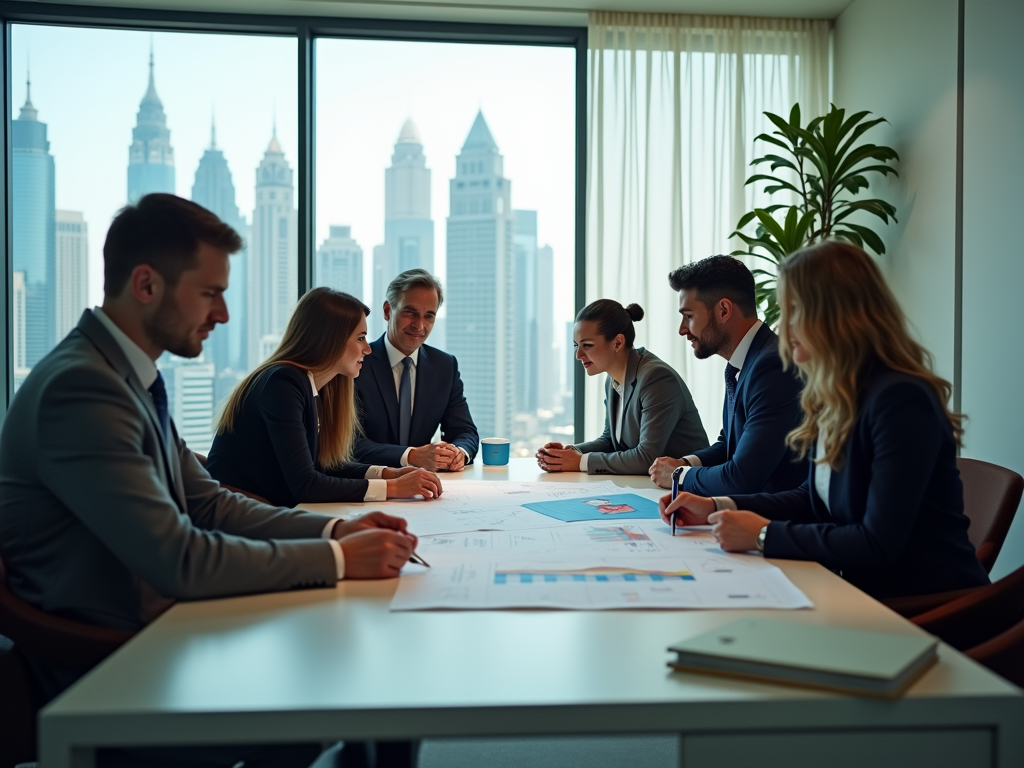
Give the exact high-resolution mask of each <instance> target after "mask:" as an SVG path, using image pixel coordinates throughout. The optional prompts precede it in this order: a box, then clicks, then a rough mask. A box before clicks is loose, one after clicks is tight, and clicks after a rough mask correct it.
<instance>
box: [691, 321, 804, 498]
mask: <svg viewBox="0 0 1024 768" xmlns="http://www.w3.org/2000/svg"><path fill="white" fill-rule="evenodd" d="M802 389H803V384H802V383H801V382H800V379H799V377H798V376H797V375H796V371H793V370H791V371H784V370H782V360H781V359H780V358H779V337H778V336H776V335H775V333H774V332H773V331H772V329H771V328H769V327H768V325H767V324H764V325H762V326H761V327H760V328H758V330H757V333H755V334H754V339H753V341H752V342H751V344H750V349H749V350H748V351H747V357H746V359H745V360H744V361H743V369H742V371H741V373H740V375H739V380H738V382H737V384H736V406H735V408H734V409H733V416H732V420H731V421H730V419H729V406H728V403H725V404H723V406H722V424H723V427H722V431H721V433H720V434H719V436H718V440H717V441H715V443H714V444H713V445H711V446H709V447H707V448H703V449H701V450H699V451H695V452H694V454H693V455H694V456H696V457H697V458H698V459H700V463H701V466H700V467H697V468H695V469H691V470H689V471H688V472H686V475H685V476H684V477H683V481H682V490H684V491H689V492H690V493H695V494H697V495H698V496H731V495H733V494H736V493H762V492H764V493H776V492H778V491H788V490H790V489H792V488H796V487H797V486H799V485H800V483H801V482H803V480H804V478H805V477H806V475H807V462H806V461H804V460H801V459H798V458H797V457H796V455H795V454H794V453H793V452H792V451H790V450H789V449H788V448H786V435H788V434H789V433H790V432H791V431H792V430H793V429H795V428H796V426H797V425H798V424H799V423H800V420H801V418H802V417H803V412H802V410H801V408H800V392H801V390H802Z"/></svg>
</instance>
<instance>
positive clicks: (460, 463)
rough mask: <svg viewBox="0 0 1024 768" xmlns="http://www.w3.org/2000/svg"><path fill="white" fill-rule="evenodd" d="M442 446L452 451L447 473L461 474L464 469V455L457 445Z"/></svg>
mask: <svg viewBox="0 0 1024 768" xmlns="http://www.w3.org/2000/svg"><path fill="white" fill-rule="evenodd" d="M442 445H447V446H449V447H450V448H451V449H452V460H451V463H450V464H449V465H448V471H449V472H461V471H462V470H463V469H465V468H466V454H465V453H463V451H462V449H461V448H459V446H457V445H452V444H451V443H442Z"/></svg>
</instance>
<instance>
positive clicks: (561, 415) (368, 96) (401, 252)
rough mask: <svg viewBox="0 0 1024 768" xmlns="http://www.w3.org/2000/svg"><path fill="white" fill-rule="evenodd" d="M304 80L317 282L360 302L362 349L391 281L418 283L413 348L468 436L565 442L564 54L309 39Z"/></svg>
mask: <svg viewBox="0 0 1024 768" xmlns="http://www.w3.org/2000/svg"><path fill="white" fill-rule="evenodd" d="M316 66H317V70H316V84H317V89H316V96H315V98H316V115H317V123H316V158H317V160H316V162H317V168H316V180H317V188H316V201H317V203H316V235H317V240H316V242H317V258H316V261H315V265H316V272H315V281H316V282H317V284H321V285H329V286H331V287H333V288H338V289H340V290H344V291H348V292H349V293H353V294H356V295H358V296H360V297H361V298H362V299H363V301H365V302H366V303H367V304H368V305H369V306H370V307H371V310H372V312H371V315H370V319H369V326H370V332H371V335H372V336H373V337H374V338H376V337H378V336H380V335H381V334H383V333H384V331H385V324H384V319H383V315H382V311H381V307H382V305H383V303H384V293H385V289H386V287H387V284H388V283H389V282H390V281H391V279H392V278H394V277H395V276H396V275H397V274H398V273H399V272H402V271H404V270H406V269H409V268H412V267H422V268H424V269H427V270H429V271H431V272H432V273H434V274H435V275H437V276H438V277H439V278H440V279H441V281H442V284H443V285H444V288H445V301H444V305H443V306H442V308H441V310H440V312H439V316H438V320H437V322H436V324H435V326H434V329H433V332H432V333H431V335H430V338H429V339H428V341H427V342H426V343H428V344H431V345H434V346H436V347H439V348H441V349H443V350H445V351H447V352H450V353H452V354H453V355H455V356H456V358H457V359H458V362H459V369H460V371H461V375H462V378H463V381H464V383H465V389H466V397H467V400H468V402H469V407H470V410H471V412H472V414H473V418H474V421H475V422H476V424H477V427H478V428H479V430H480V433H481V436H491V435H497V436H501V437H511V438H512V439H513V455H523V456H526V455H532V454H533V452H534V451H536V449H537V448H538V447H540V445H542V444H543V443H544V442H546V441H549V440H558V441H571V440H572V434H573V395H572V389H573V368H572V364H571V359H572V345H571V343H570V342H569V341H568V339H569V334H568V332H567V330H566V329H567V326H568V325H569V324H570V322H571V320H572V317H573V312H574V306H573V305H574V300H573V288H572V287H573V285H574V278H573V275H574V267H575V258H576V249H575V245H576V244H575V235H576V212H575V202H576V140H575V138H576V137H575V130H576V90H575V77H576V51H575V49H573V48H565V47H542V46H525V45H515V46H513V45H483V44H459V43H437V42H402V41H380V40H351V39H322V40H318V41H317V43H316ZM556 286H557V288H556Z"/></svg>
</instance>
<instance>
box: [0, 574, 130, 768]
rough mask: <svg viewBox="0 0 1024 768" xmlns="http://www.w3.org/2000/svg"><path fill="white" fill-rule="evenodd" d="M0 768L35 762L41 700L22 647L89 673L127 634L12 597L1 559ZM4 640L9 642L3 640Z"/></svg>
mask: <svg viewBox="0 0 1024 768" xmlns="http://www.w3.org/2000/svg"><path fill="white" fill-rule="evenodd" d="M0 635H2V636H3V638H0V768H10V766H13V765H15V764H17V763H20V762H26V761H29V760H34V759H35V755H36V715H37V713H38V711H39V708H40V706H41V704H42V703H43V702H41V701H40V700H39V696H38V694H37V692H36V691H35V688H34V686H33V683H32V680H31V675H30V673H29V671H28V666H27V664H26V663H25V660H24V658H23V657H22V655H21V652H20V650H21V649H23V650H25V651H27V652H29V653H31V654H32V657H33V659H35V660H36V661H37V662H38V663H39V664H41V665H43V666H52V667H56V668H62V669H68V670H74V671H80V672H83V673H84V672H87V671H89V670H90V669H92V668H93V667H95V666H96V665H97V664H99V663H100V662H101V661H103V659H105V658H106V657H107V656H109V655H110V654H111V653H113V652H114V651H115V650H117V649H118V648H120V647H121V646H122V645H123V644H124V643H125V642H126V641H127V640H128V639H129V638H131V637H132V633H131V632H122V631H120V630H116V629H107V628H105V627H95V626H92V625H90V624H83V623H81V622H77V621H71V620H70V619H63V618H60V617H58V616H51V615H49V614H47V613H44V612H43V611H40V610H39V609H37V608H34V607H32V606H31V605H29V604H28V603H26V602H24V601H23V600H20V599H19V598H17V597H15V596H14V594H12V593H11V591H10V590H9V589H8V588H7V572H6V569H5V568H4V564H3V560H2V559H0ZM4 639H6V641H7V642H3V640H4Z"/></svg>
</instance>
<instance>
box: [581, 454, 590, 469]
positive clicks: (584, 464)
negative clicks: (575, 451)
mask: <svg viewBox="0 0 1024 768" xmlns="http://www.w3.org/2000/svg"><path fill="white" fill-rule="evenodd" d="M589 456H590V454H589V453H584V454H582V455H581V456H580V472H586V471H587V458H588V457H589Z"/></svg>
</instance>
